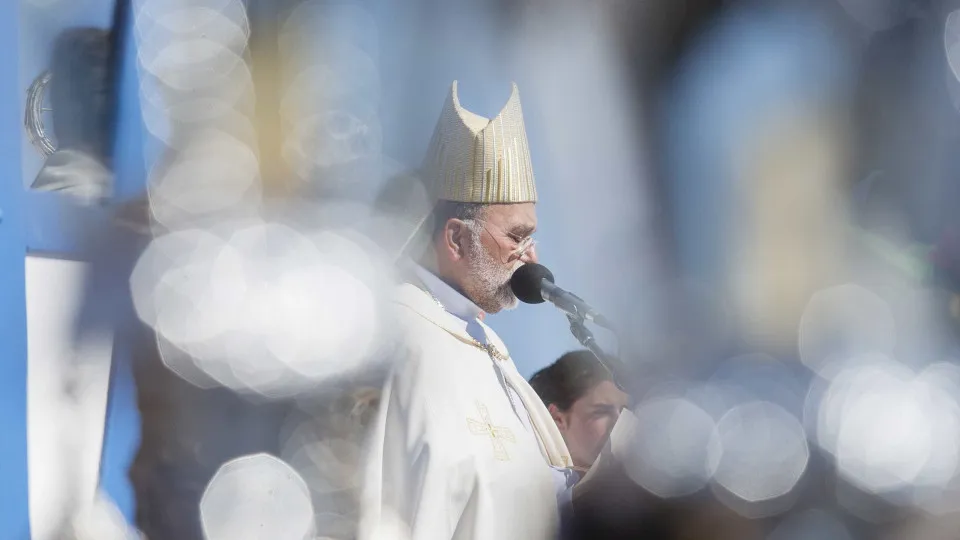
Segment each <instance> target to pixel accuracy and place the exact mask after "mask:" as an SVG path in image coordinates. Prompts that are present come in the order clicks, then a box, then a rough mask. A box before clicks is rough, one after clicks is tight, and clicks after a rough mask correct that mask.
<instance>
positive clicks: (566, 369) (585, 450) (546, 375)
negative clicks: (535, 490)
mask: <svg viewBox="0 0 960 540" xmlns="http://www.w3.org/2000/svg"><path fill="white" fill-rule="evenodd" d="M530 386H532V387H533V389H534V390H535V391H536V392H537V395H539V396H540V399H542V400H543V403H544V405H546V406H547V409H548V410H549V411H550V415H551V416H552V417H553V420H554V422H556V423H557V427H558V428H559V429H560V434H561V435H562V436H563V440H564V442H566V443H567V449H568V450H570V457H571V458H572V459H573V466H574V468H575V469H577V470H579V471H581V472H584V471H586V470H587V469H589V468H590V466H591V465H592V464H593V462H594V461H595V460H596V459H597V456H598V455H599V454H600V449H601V448H603V445H604V443H605V442H606V440H607V436H608V435H609V434H610V430H611V429H613V425H614V424H616V423H617V418H618V417H619V416H620V410H621V409H623V408H624V407H625V406H626V405H627V395H626V394H625V393H623V392H622V391H621V390H620V389H619V388H617V386H616V385H615V384H614V383H613V380H612V379H611V376H610V372H608V371H607V369H606V368H605V367H603V365H602V364H600V362H598V361H597V359H596V358H594V357H593V353H591V352H590V351H587V350H580V351H571V352H568V353H566V354H564V355H563V356H561V357H560V358H559V359H558V360H557V361H556V362H554V363H553V364H551V365H549V366H547V367H545V368H543V369H541V370H540V371H538V372H536V373H535V374H534V375H533V377H531V378H530Z"/></svg>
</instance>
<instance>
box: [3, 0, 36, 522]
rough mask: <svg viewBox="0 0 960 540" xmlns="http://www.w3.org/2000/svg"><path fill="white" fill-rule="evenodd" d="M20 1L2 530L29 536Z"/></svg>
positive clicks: (14, 21) (8, 17) (10, 115)
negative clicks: (21, 153) (21, 154)
mask: <svg viewBox="0 0 960 540" xmlns="http://www.w3.org/2000/svg"><path fill="white" fill-rule="evenodd" d="M19 21H20V2H19V1H15V0H8V1H5V2H0V50H2V51H3V55H2V58H3V59H2V60H0V70H2V75H0V125H2V126H4V129H5V131H4V132H3V135H2V136H0V167H2V171H3V182H0V396H2V397H0V428H2V430H3V434H2V436H0V525H2V527H0V530H2V536H3V537H4V538H30V515H29V508H28V503H27V500H28V498H27V489H28V488H27V481H28V479H27V310H26V289H25V287H26V276H25V273H24V255H25V253H26V247H25V242H24V234H23V232H24V231H23V223H24V220H23V217H24V214H23V199H22V197H23V193H24V188H23V184H22V181H21V177H22V175H21V163H20V159H21V157H20V144H21V136H20V135H21V131H20V130H21V129H22V128H21V126H22V124H23V122H22V118H21V114H22V111H21V108H20V107H21V105H20V104H21V102H22V97H21V89H20V83H19V81H20V78H19V60H20V43H19V28H18V23H19Z"/></svg>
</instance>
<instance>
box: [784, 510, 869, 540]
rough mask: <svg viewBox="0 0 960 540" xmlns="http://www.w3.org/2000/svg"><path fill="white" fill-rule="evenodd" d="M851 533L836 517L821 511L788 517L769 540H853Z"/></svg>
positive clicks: (809, 511)
mask: <svg viewBox="0 0 960 540" xmlns="http://www.w3.org/2000/svg"><path fill="white" fill-rule="evenodd" d="M852 538H853V537H852V536H850V532H849V531H848V530H847V528H846V527H845V526H844V525H843V523H841V522H840V520H839V519H837V518H836V517H835V516H834V515H832V514H830V513H828V512H825V511H823V510H819V509H813V510H807V511H805V512H799V513H796V514H791V515H790V516H788V517H786V518H785V519H784V520H783V521H782V522H781V523H780V524H779V525H777V528H776V529H774V530H773V532H771V533H770V535H769V536H767V540H852Z"/></svg>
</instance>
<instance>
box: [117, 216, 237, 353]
mask: <svg viewBox="0 0 960 540" xmlns="http://www.w3.org/2000/svg"><path fill="white" fill-rule="evenodd" d="M130 287H131V292H132V294H133V303H134V308H135V309H136V312H137V315H138V316H139V317H140V319H141V320H142V321H143V322H145V323H146V324H148V325H149V326H151V327H152V328H154V329H155V330H157V332H158V333H160V334H161V335H162V336H163V337H164V338H165V339H168V340H169V341H170V342H172V343H174V344H176V345H179V346H189V345H191V344H194V343H199V342H203V341H206V340H210V339H212V338H214V337H217V336H219V335H221V334H223V333H224V332H226V331H227V329H229V328H231V327H233V326H234V325H235V324H236V321H235V320H236V318H238V317H239V316H240V309H241V307H242V306H243V301H244V296H245V293H246V288H247V282H246V279H245V276H244V275H243V261H242V259H241V256H240V254H239V253H237V251H236V250H235V249H233V248H232V247H230V246H228V245H226V243H225V242H224V241H223V239H222V238H220V237H219V236H217V235H215V234H213V233H211V232H208V231H205V230H200V229H191V230H184V231H178V232H175V233H171V234H167V235H164V236H161V237H159V238H156V239H154V240H153V241H151V242H150V244H149V245H148V246H147V248H146V250H144V252H143V254H142V255H141V256H140V259H139V260H138V261H137V264H136V266H135V267H134V270H133V272H132V274H131V277H130Z"/></svg>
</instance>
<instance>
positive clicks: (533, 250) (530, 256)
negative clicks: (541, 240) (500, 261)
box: [520, 246, 539, 264]
mask: <svg viewBox="0 0 960 540" xmlns="http://www.w3.org/2000/svg"><path fill="white" fill-rule="evenodd" d="M520 260H521V261H522V262H523V263H524V264H536V263H537V262H539V259H537V246H530V249H528V250H527V251H526V252H524V254H523V256H522V257H520Z"/></svg>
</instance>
